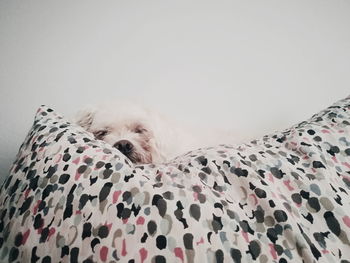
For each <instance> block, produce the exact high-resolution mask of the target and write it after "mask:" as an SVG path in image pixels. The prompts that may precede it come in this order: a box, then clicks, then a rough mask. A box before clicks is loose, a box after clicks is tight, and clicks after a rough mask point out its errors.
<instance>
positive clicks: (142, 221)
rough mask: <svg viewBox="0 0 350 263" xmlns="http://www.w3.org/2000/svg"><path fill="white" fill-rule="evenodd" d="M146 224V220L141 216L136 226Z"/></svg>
mask: <svg viewBox="0 0 350 263" xmlns="http://www.w3.org/2000/svg"><path fill="white" fill-rule="evenodd" d="M144 223H145V219H144V218H143V217H142V216H140V217H139V218H138V219H137V221H136V225H143V224H144Z"/></svg>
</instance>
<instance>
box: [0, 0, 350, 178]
mask: <svg viewBox="0 0 350 263" xmlns="http://www.w3.org/2000/svg"><path fill="white" fill-rule="evenodd" d="M349 14H350V2H349V1H255V2H252V1H207V0H200V1H164V0H162V1H141V0H140V1H17V0H8V1H7V0H6V1H5V0H0V119H1V126H0V127H1V128H0V168H1V169H0V171H1V172H0V173H1V175H2V176H5V175H6V174H7V171H8V169H9V167H10V164H11V162H12V161H13V160H14V157H15V154H16V152H17V150H18V147H19V146H20V144H21V142H22V140H23V139H24V136H25V134H26V133H27V131H28V129H29V127H30V125H31V123H32V121H33V117H34V113H35V111H36V109H37V107H38V106H39V105H40V104H46V105H49V106H51V107H53V108H55V109H56V110H57V111H59V112H62V113H63V114H67V115H70V114H72V112H74V111H75V110H76V109H78V108H81V107H82V106H83V105H86V104H88V103H94V102H99V101H101V100H105V99H119V100H123V99H125V98H128V99H137V100H141V101H144V102H146V104H151V105H152V104H153V105H154V106H155V107H156V108H159V109H160V110H161V111H162V112H164V113H166V114H170V115H173V116H175V117H176V118H178V119H183V120H184V121H186V122H190V121H193V122H194V123H201V122H206V123H208V124H211V125H217V126H219V127H223V128H234V129H236V131H238V132H242V133H253V134H263V133H268V132H272V131H273V130H276V129H281V128H286V127H288V126H289V125H291V124H294V123H296V122H299V121H301V120H303V119H305V118H308V117H309V116H310V115H312V114H313V113H315V112H317V111H319V110H321V109H323V108H324V107H326V106H329V105H330V104H331V103H333V102H334V101H336V100H338V99H341V98H343V97H345V96H347V95H349V94H350V92H349V91H350V88H349V87H350V30H349V28H350V15H349ZM208 124H206V125H208Z"/></svg>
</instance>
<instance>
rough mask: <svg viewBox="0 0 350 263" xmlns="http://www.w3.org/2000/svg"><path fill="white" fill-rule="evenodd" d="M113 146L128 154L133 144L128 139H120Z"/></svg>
mask: <svg viewBox="0 0 350 263" xmlns="http://www.w3.org/2000/svg"><path fill="white" fill-rule="evenodd" d="M113 146H114V147H115V148H117V149H118V150H119V151H120V152H121V153H122V154H124V155H126V156H128V155H130V154H131V153H132V151H133V149H134V145H133V144H132V143H131V142H130V141H128V140H120V141H118V142H116V143H115V144H114V145H113Z"/></svg>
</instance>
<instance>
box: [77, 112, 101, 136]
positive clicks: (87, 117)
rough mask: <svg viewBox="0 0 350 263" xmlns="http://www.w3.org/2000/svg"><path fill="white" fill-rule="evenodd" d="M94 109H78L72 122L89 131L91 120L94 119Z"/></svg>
mask: <svg viewBox="0 0 350 263" xmlns="http://www.w3.org/2000/svg"><path fill="white" fill-rule="evenodd" d="M95 113H96V110H95V109H93V108H89V109H84V110H80V111H78V112H77V114H76V115H75V117H74V122H75V123H76V124H78V125H79V126H81V127H83V128H84V129H85V130H87V131H89V130H90V127H91V124H92V122H93V121H94V117H95Z"/></svg>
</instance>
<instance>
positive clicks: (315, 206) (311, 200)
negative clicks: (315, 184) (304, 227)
mask: <svg viewBox="0 0 350 263" xmlns="http://www.w3.org/2000/svg"><path fill="white" fill-rule="evenodd" d="M307 202H308V204H309V206H311V207H312V208H313V209H315V210H316V212H318V211H320V209H321V206H320V203H319V202H318V199H317V198H316V197H311V198H309V200H308V201H307Z"/></svg>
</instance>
